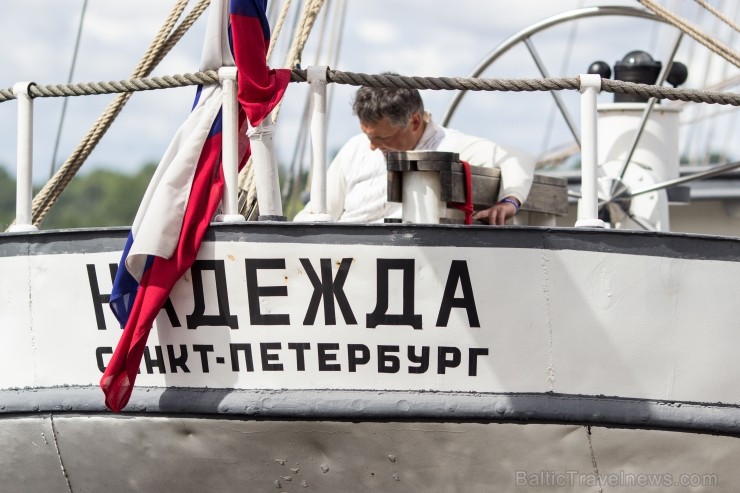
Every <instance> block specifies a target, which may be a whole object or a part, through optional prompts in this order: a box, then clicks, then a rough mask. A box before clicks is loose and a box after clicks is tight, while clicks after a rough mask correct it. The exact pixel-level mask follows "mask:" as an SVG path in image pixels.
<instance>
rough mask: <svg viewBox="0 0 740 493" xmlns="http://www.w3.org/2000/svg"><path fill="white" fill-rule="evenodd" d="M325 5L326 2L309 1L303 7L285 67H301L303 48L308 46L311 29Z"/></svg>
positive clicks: (321, 0)
mask: <svg viewBox="0 0 740 493" xmlns="http://www.w3.org/2000/svg"><path fill="white" fill-rule="evenodd" d="M323 5H324V0H308V1H307V2H306V3H305V5H304V6H303V13H302V14H301V19H300V21H299V22H298V26H296V31H295V33H294V34H293V45H292V46H291V48H290V51H289V52H288V58H287V60H286V61H285V67H288V68H293V67H295V66H297V65H300V63H301V55H302V53H303V48H304V47H305V46H306V42H307V41H308V36H309V34H311V28H313V25H314V23H315V22H316V18H317V17H318V15H319V12H320V11H321V7H322V6H323Z"/></svg>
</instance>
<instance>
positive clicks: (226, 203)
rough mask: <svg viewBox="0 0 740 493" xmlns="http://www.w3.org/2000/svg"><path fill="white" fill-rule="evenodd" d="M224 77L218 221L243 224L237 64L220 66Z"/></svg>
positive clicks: (220, 71) (220, 75) (220, 76)
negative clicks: (221, 194)
mask: <svg viewBox="0 0 740 493" xmlns="http://www.w3.org/2000/svg"><path fill="white" fill-rule="evenodd" d="M218 76H219V79H221V93H222V103H221V117H222V127H223V130H222V134H221V135H222V139H221V160H222V163H221V164H222V166H223V170H224V197H223V199H222V204H223V214H219V215H218V216H216V221H218V222H223V223H240V222H244V221H246V219H245V218H244V216H242V215H241V214H239V205H238V200H237V194H238V192H239V190H238V185H237V184H238V180H239V152H238V149H239V136H238V131H239V130H238V129H239V109H238V108H239V106H238V103H237V101H236V90H237V86H236V77H237V70H236V67H221V68H220V69H219V70H218Z"/></svg>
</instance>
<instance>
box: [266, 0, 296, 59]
mask: <svg viewBox="0 0 740 493" xmlns="http://www.w3.org/2000/svg"><path fill="white" fill-rule="evenodd" d="M290 3H291V0H285V3H284V4H283V8H282V9H281V10H280V17H278V20H277V23H276V24H275V29H273V31H272V36H271V39H270V47H269V48H268V49H267V59H268V60H269V59H270V56H271V55H272V50H274V49H275V45H276V44H277V40H278V38H279V37H280V31H282V30H283V24H285V18H286V17H288V11H289V10H290Z"/></svg>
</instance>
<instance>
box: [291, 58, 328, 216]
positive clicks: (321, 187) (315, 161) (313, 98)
mask: <svg viewBox="0 0 740 493" xmlns="http://www.w3.org/2000/svg"><path fill="white" fill-rule="evenodd" d="M328 70H329V67H325V66H321V67H308V69H307V71H306V79H307V80H308V83H309V84H310V85H311V89H310V91H311V93H310V96H309V107H310V110H309V112H310V114H311V127H310V128H311V162H312V167H311V200H310V201H309V203H308V204H307V206H306V209H305V212H304V213H303V214H302V215H301V216H300V217H297V218H296V219H295V220H297V221H316V222H332V221H334V219H333V218H332V217H331V215H330V214H329V213H328V210H327V204H326V172H327V166H328V163H327V158H326V122H327V118H326V73H327V71H328Z"/></svg>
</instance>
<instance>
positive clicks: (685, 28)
mask: <svg viewBox="0 0 740 493" xmlns="http://www.w3.org/2000/svg"><path fill="white" fill-rule="evenodd" d="M637 1H638V2H640V3H641V4H642V5H644V6H645V7H646V8H648V9H650V10H652V11H653V13H655V15H657V16H658V17H660V18H661V19H663V20H665V21H667V22H669V23H671V24H673V25H674V26H676V27H677V28H678V29H680V30H681V31H682V32H684V33H686V34H688V35H689V36H691V37H692V38H694V39H695V40H696V41H697V42H699V43H701V44H703V45H704V46H706V47H707V48H709V49H710V50H712V51H713V52H714V53H716V54H718V55H719V56H721V57H722V58H724V59H725V60H727V61H728V62H730V63H732V64H733V65H735V66H736V67H740V53H738V52H737V51H735V50H733V49H732V48H730V47H728V46H726V45H724V44H723V43H721V42H719V41H717V40H715V39H713V38H712V37H710V36H707V35H706V34H704V33H703V32H702V31H701V30H699V29H698V28H697V27H696V26H694V25H692V24H690V23H688V22H686V21H685V20H683V19H681V18H680V17H678V16H676V15H675V14H673V13H672V12H671V11H669V10H668V9H666V8H664V7H662V6H660V5H658V4H656V3H655V2H654V1H653V0H637Z"/></svg>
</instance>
